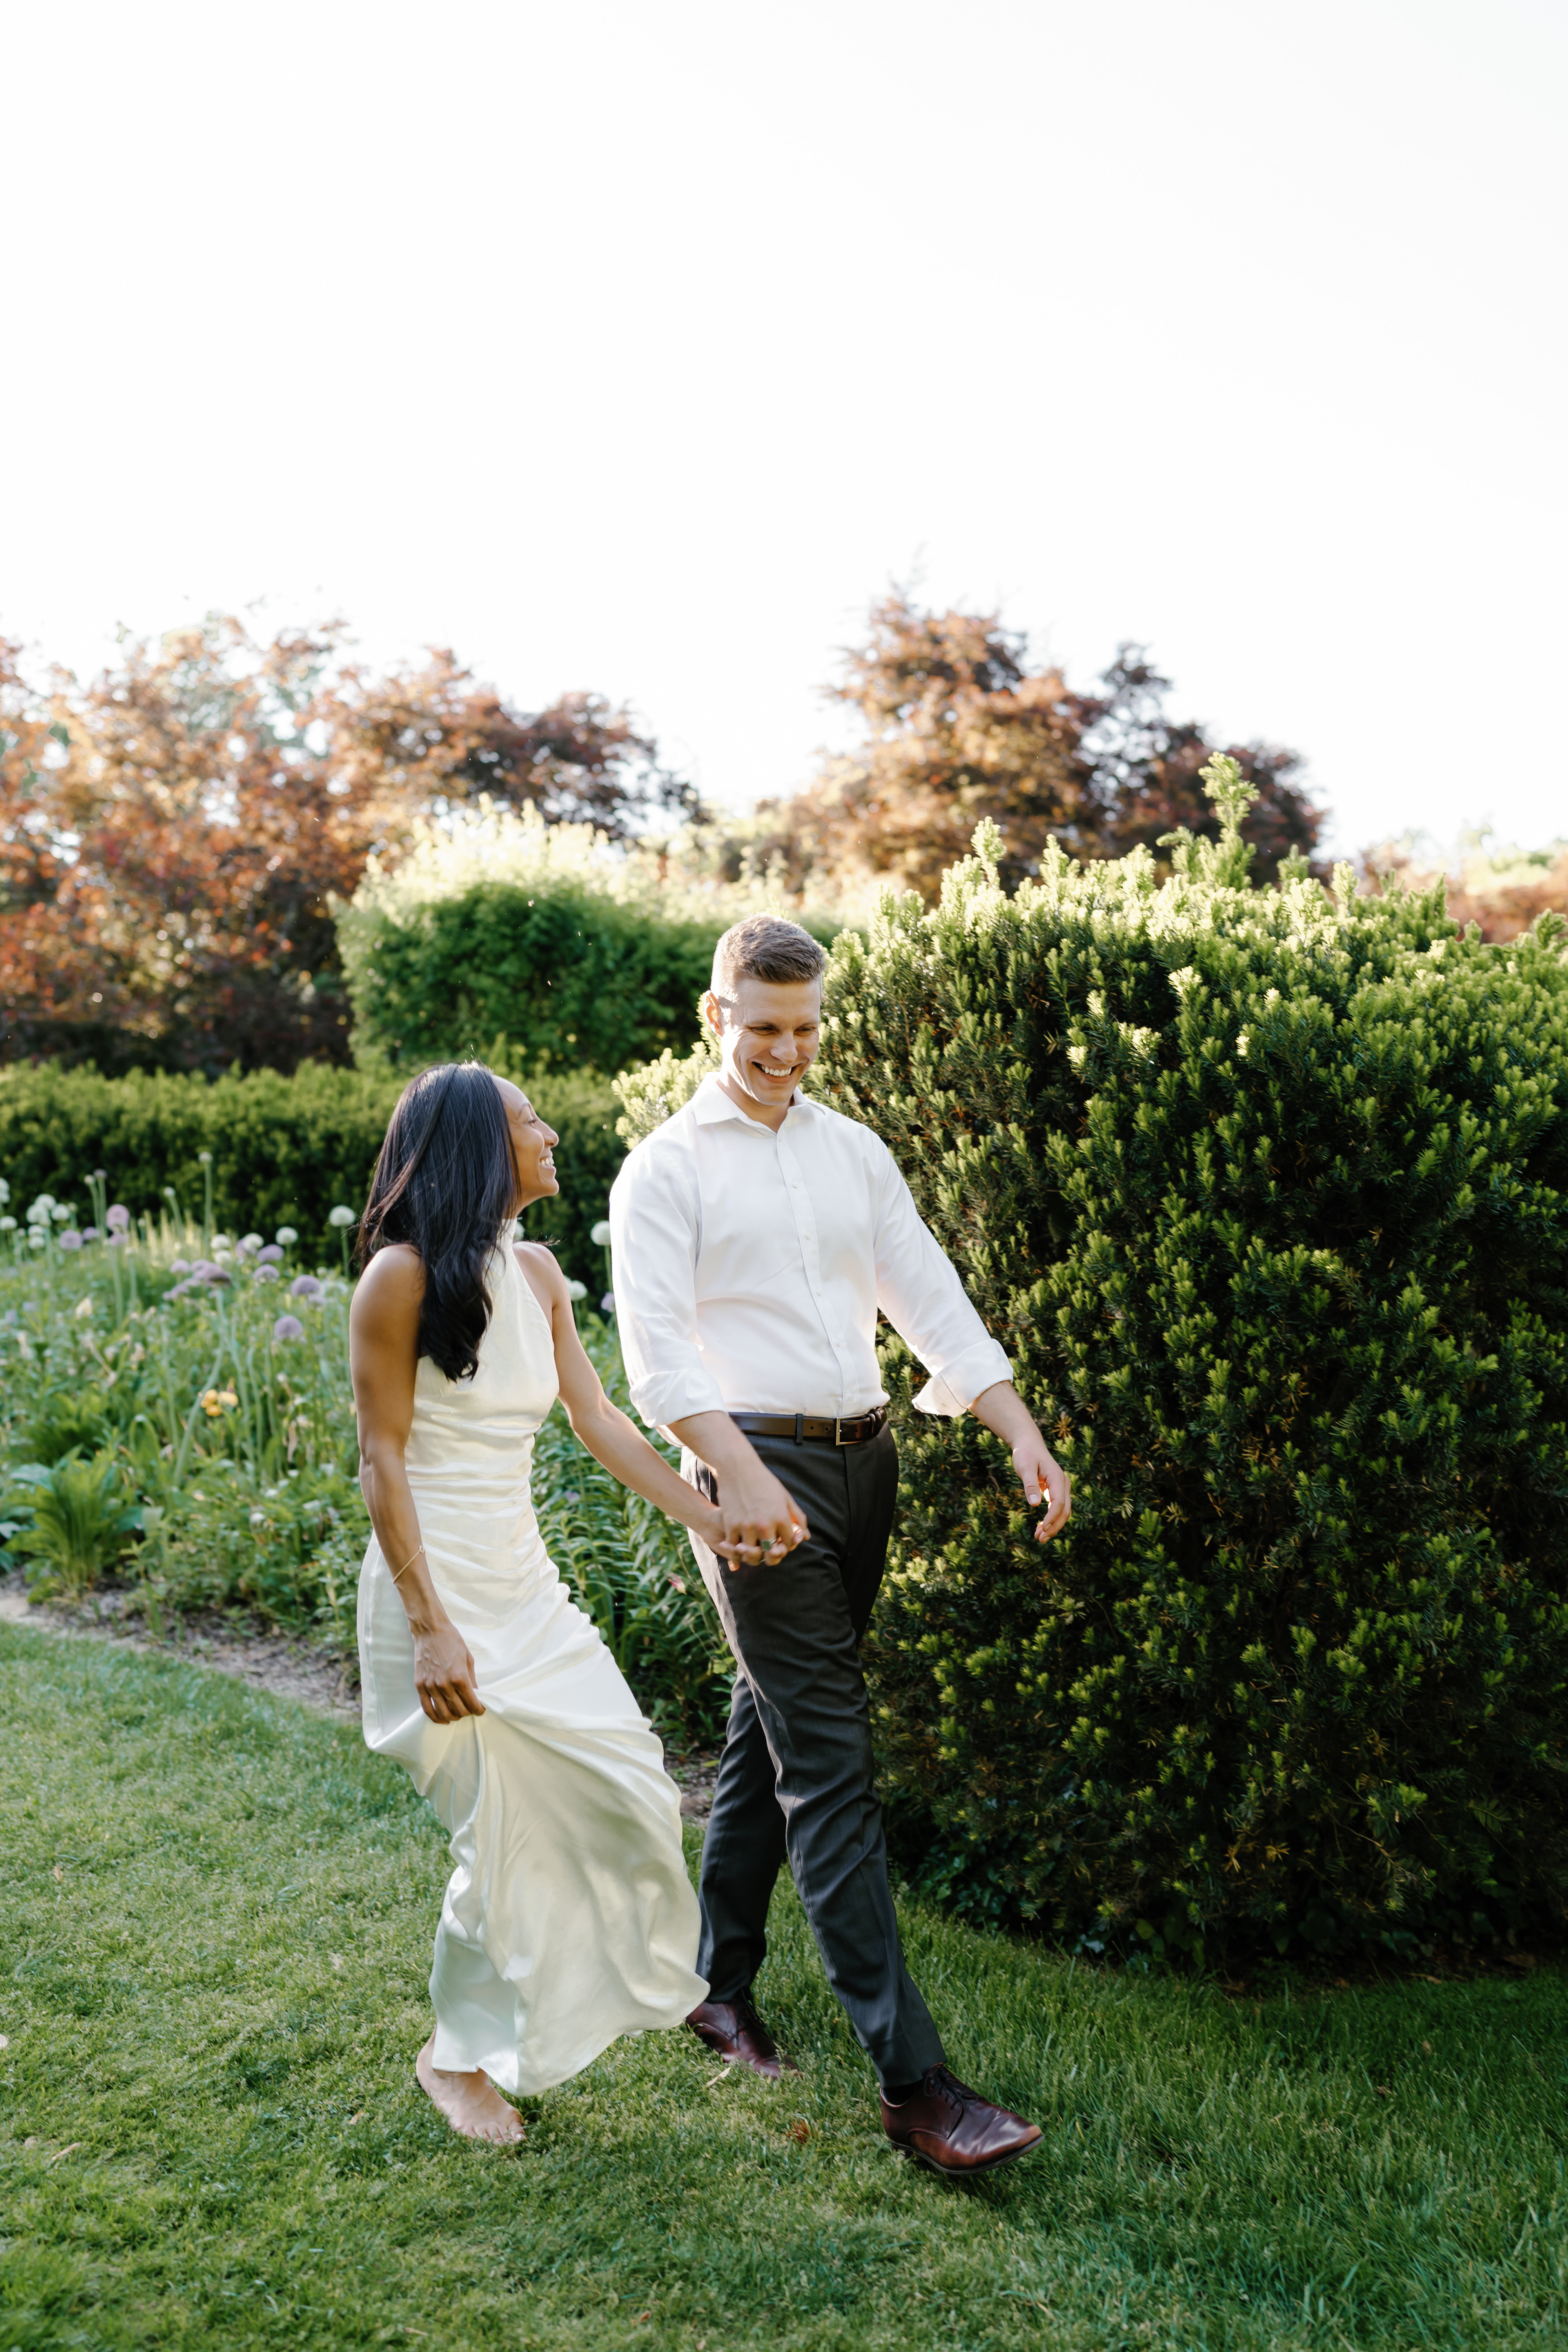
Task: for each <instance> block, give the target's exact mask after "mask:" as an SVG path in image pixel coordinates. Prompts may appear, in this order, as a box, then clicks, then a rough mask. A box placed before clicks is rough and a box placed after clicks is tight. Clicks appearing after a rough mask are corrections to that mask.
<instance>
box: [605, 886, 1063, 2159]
mask: <svg viewBox="0 0 1568 2352" xmlns="http://www.w3.org/2000/svg"><path fill="white" fill-rule="evenodd" d="M825 961H826V958H825V957H824V955H823V951H822V950H821V948H820V947H819V946H818V945H817V943H816V940H814V939H813V938H812V937H811V935H810V933H809V932H807V931H804V930H802V929H800V928H799V927H798V925H796V924H795V923H786V922H783V921H780V920H779V919H776V918H775V917H773V916H768V915H753V916H751V917H749V918H748V919H746V921H744V922H742V923H737V924H736V925H735V926H734V928H733V929H731V930H729V931H726V932H725V934H724V937H723V938H722V939H721V940H720V942H719V945H718V947H717V949H716V950H715V951H714V957H713V979H712V987H711V989H710V992H709V993H708V995H707V996H706V997H705V998H704V999H703V1005H702V1011H703V1017H704V1019H705V1020H706V1021H707V1023H708V1024H709V1025H710V1028H711V1029H712V1031H713V1032H714V1034H715V1035H716V1036H717V1037H718V1039H719V1042H720V1045H721V1050H722V1054H723V1067H722V1070H721V1072H720V1073H717V1074H715V1075H714V1076H710V1077H709V1078H708V1079H706V1080H705V1081H704V1083H703V1085H702V1086H701V1087H700V1089H699V1090H698V1092H697V1094H696V1095H695V1096H694V1097H693V1098H692V1099H691V1101H690V1102H689V1103H688V1104H687V1105H686V1106H685V1108H683V1109H681V1110H679V1111H678V1112H677V1113H676V1114H675V1116H674V1117H673V1118H670V1119H668V1121H667V1122H666V1123H665V1125H664V1126H663V1127H661V1128H659V1129H658V1130H657V1131H656V1132H655V1133H654V1134H653V1135H651V1136H648V1137H647V1138H646V1139H645V1140H644V1141H643V1142H641V1143H640V1144H638V1145H637V1149H636V1150H634V1151H632V1152H631V1153H630V1155H629V1156H628V1158H627V1160H626V1164H625V1166H624V1167H623V1168H622V1170H621V1172H620V1174H619V1175H618V1176H617V1178H616V1183H615V1188H614V1190H613V1192H611V1195H610V1228H611V1240H612V1247H613V1249H614V1253H615V1255H614V1265H615V1288H616V1319H617V1321H618V1324H619V1327H620V1333H621V1340H622V1345H623V1348H624V1350H625V1354H626V1370H627V1373H628V1375H629V1378H630V1381H631V1391H632V1398H633V1401H634V1402H635V1403H636V1405H637V1410H638V1412H640V1413H641V1414H642V1415H643V1418H644V1419H645V1421H647V1422H649V1423H658V1424H660V1425H662V1426H663V1427H665V1428H666V1429H668V1431H669V1432H670V1433H671V1434H672V1435H673V1436H674V1437H675V1438H677V1439H678V1440H679V1443H680V1444H681V1446H682V1448H683V1450H684V1459H683V1465H682V1466H683V1469H684V1471H685V1474H686V1475H688V1476H689V1478H691V1480H692V1481H693V1483H694V1484H695V1485H697V1486H700V1488H701V1489H702V1490H703V1492H705V1493H706V1494H708V1495H709V1496H710V1497H712V1498H713V1499H714V1500H715V1501H716V1502H717V1503H718V1505H719V1507H720V1510H721V1512H722V1514H723V1516H724V1520H725V1529H726V1541H728V1542H730V1543H731V1544H733V1545H735V1546H737V1547H738V1548H739V1550H738V1558H737V1559H735V1560H730V1561H724V1562H721V1560H720V1559H718V1558H716V1557H715V1555H714V1554H713V1553H712V1552H710V1550H708V1549H707V1548H706V1546H704V1545H702V1544H700V1543H699V1542H698V1541H697V1540H696V1539H695V1538H693V1544H692V1549H693V1550H694V1551H695V1552H696V1554H697V1559H698V1564H699V1566H700V1569H701V1570H702V1576H703V1580H704V1582H705V1583H706V1585H707V1587H708V1591H709V1593H710V1596H711V1598H712V1600H713V1601H714V1604H715V1606H716V1607H717V1609H718V1611H719V1613H720V1616H721V1619H722V1621H723V1625H724V1631H725V1633H726V1634H727V1636H728V1637H729V1642H730V1646H731V1649H732V1650H733V1652H734V1654H735V1657H736V1661H737V1663H738V1664H739V1666H740V1669H741V1671H740V1673H739V1675H737V1677H736V1682H735V1696H734V1701H733V1705H732V1706H731V1715H730V1725H729V1732H728V1737H727V1739H726V1742H725V1748H724V1753H723V1757H722V1759H721V1762H720V1767H719V1780H718V1786H717V1789H716V1790H715V1792H714V1798H713V1810H712V1813H711V1816H710V1821H709V1824H708V1833H707V1840H706V1843H705V1844H704V1847H703V1853H702V1874H701V1885H700V1899H701V1908H702V1942H701V1946H700V1950H699V1953H698V1959H697V1970H698V1974H699V1975H700V1976H702V1977H705V1978H706V1979H708V1985H709V1997H708V1999H707V2000H705V2001H704V2002H703V2003H702V2004H701V2005H700V2008H698V2009H696V2010H694V2011H692V2014H691V2019H690V2022H691V2024H692V2025H693V2027H694V2028H695V2029H696V2031H697V2032H698V2034H699V2035H700V2037H701V2039H702V2040H703V2041H704V2042H706V2043H707V2044H708V2045H709V2047H710V2049H712V2050H715V2051H716V2052H717V2053H719V2055H720V2056H721V2058H722V2059H724V2060H725V2061H726V2062H727V2063H739V2064H743V2065H749V2066H752V2067H753V2068H754V2069H755V2070H756V2071H757V2072H758V2073H759V2074H765V2075H769V2076H771V2077H773V2078H775V2079H776V2078H777V2076H778V2074H779V2073H780V2070H781V2068H782V2067H783V2066H785V2065H788V2064H789V2063H790V2062H789V2061H788V2060H786V2059H784V2058H782V2057H781V2056H780V2053H779V2052H778V2050H777V2048H776V2046H775V2044H774V2042H773V2038H772V2036H771V2035H770V2034H769V2032H768V2031H767V2028H766V2027H765V2025H764V2024H763V2021H762V2020H761V2018H760V2017H759V2016H758V2014H757V2011H756V2009H755V2007H754V2005H753V2003H752V1980H753V1979H754V1978H755V1976H756V1973H757V1969H758V1968H759V1967H760V1965H761V1963H762V1959H763V1953H764V1951H765V1950H766V1922H767V1913H768V1900H769V1896H770V1895H771V1893H772V1890H773V1881H774V1879H775V1878H776V1876H777V1874H778V1869H779V1864H780V1863H781V1862H782V1861H783V1860H784V1857H785V1855H786V1854H787V1855H788V1858H789V1864H790V1867H791V1870H792V1871H793V1873H794V1875H795V1885H796V1886H797V1887H798V1888H799V1890H800V1896H801V1901H802V1903H803V1904H804V1906H805V1913H806V1916H807V1918H808V1919H809V1920H810V1923H811V1927H812V1931H813V1933H814V1935H815V1936H816V1943H817V1948H818V1949H819V1951H820V1952H821V1954H822V1958H823V1963H824V1965H825V1967H826V1971H827V1976H828V1980H829V1982H830V1983H831V1985H832V1987H833V1990H834V1991H835V1992H836V1993H837V1996H838V1999H839V2000H841V2001H842V2003H843V2005H844V2007H845V2009H846V2011H847V2013H848V2016H849V2020H850V2022H851V2024H852V2025H853V2026H854V2028H855V2032H856V2033H857V2034H858V2037H859V2040H860V2042H861V2045H862V2047H863V2048H864V2049H865V2050H866V2052H867V2053H868V2056H869V2058H870V2059H871V2062H872V2063H873V2065H874V2066H875V2067H876V2070H877V2074H878V2076H879V2081H880V2084H881V2091H882V2121H883V2125H884V2126H885V2128H886V2130H887V2132H888V2135H889V2138H891V2139H892V2140H893V2141H894V2142H895V2143H896V2144H897V2145H898V2146H900V2147H904V2148H907V2149H909V2150H910V2153H911V2154H913V2155H916V2156H918V2157H921V2158H923V2159H924V2160H925V2161H926V2162H927V2163H929V2164H931V2165H934V2166H935V2167H936V2168H937V2169H938V2170H939V2171H942V2172H944V2173H949V2174H957V2175H967V2174H971V2173H974V2172H979V2171H984V2170H987V2169H989V2168H991V2167H992V2166H994V2165H996V2164H1002V2163H1006V2162H1007V2161H1009V2160H1010V2159H1011V2158H1015V2157H1018V2156H1023V2155H1026V2154H1027V2152H1028V2151H1029V2149H1030V2148H1031V2147H1034V2146H1035V2145H1036V2144H1037V2141H1038V2139H1039V2137H1040V2133H1039V2129H1038V2127H1037V2126H1036V2125H1034V2124H1030V2123H1026V2122H1025V2121H1024V2120H1023V2119H1022V2117H1020V2116H1015V2115H1012V2114H1010V2113H1009V2112H1008V2111H1007V2110H1006V2109H1005V2108H1003V2107H998V2106H995V2105H993V2104H992V2103H991V2102H990V2101H989V2100H986V2099H983V2098H981V2097H979V2096H978V2095H976V2094H975V2093H974V2092H973V2091H971V2090H969V2089H967V2088H966V2087H965V2085H964V2084H962V2083H959V2082H957V2081H956V2080H955V2079H954V2077H953V2076H952V2074H951V2073H950V2072H949V2071H948V2068H947V2065H946V2063H945V2059H944V2056H943V2052H942V2041H941V2038H940V2036H939V2035H938V2032H937V2030H936V2027H935V2026H934V2024H933V2023H932V2021H931V2014H930V2011H928V2010H927V2008H926V2005H925V2003H924V2001H923V2000H921V1996H920V1994H919V1992H918V1991H917V1990H916V1989H915V1986H914V1984H913V1982H912V1981H911V1979H910V1975H909V1972H908V1970H907V1969H906V1968H905V1966H904V1959H903V1953H902V1950H901V1948H900V1942H899V1930H898V1922H897V1919H896V1917H895V1916H894V1911H893V1902H892V1895H891V1893H890V1891H889V1885H888V1867H887V1853H886V1849H885V1846H884V1843H883V1837H882V1821H881V1811H880V1808H879V1805H878V1802H877V1800H876V1796H875V1794H874V1792H873V1788H872V1755H871V1738H870V1727H869V1721H868V1706H867V1699H866V1687H865V1682H864V1678H863V1676H862V1674H861V1669H860V1661H859V1642H860V1637H861V1635H862V1634H863V1633H864V1632H865V1629H866V1625H867V1623H868V1620H869V1617H870V1614H871V1605H872V1602H873V1601H875V1599H876V1596H877V1588H878V1585H879V1582H880V1580H881V1575H882V1567H883V1561H884V1559H885V1557H886V1553H887V1548H888V1538H889V1534H890V1532H891V1528H892V1520H893V1507H894V1501H895V1496H896V1492H897V1486H898V1455H897V1452H896V1449H895V1446H894V1443H893V1437H892V1433H891V1431H890V1429H889V1426H888V1414H887V1397H886V1393H885V1391H883V1388H882V1385H881V1381H880V1379H879V1374H878V1368H877V1356H876V1346H875V1340H876V1324H877V1313H878V1309H879V1308H880V1310H881V1312H882V1313H883V1314H884V1315H885V1316H886V1317H887V1318H888V1320H889V1323H890V1324H891V1325H892V1326H893V1328H894V1329H895V1330H896V1331H898V1332H899V1333H900V1335H901V1336H902V1337H903V1338H904V1339H906V1340H907V1341H908V1342H909V1344H910V1347H911V1348H912V1349H914V1350H915V1352H916V1354H917V1355H919V1356H920V1358H921V1360H922V1362H923V1363H924V1364H925V1365H926V1367H927V1369H928V1370H929V1371H930V1372H931V1381H930V1382H929V1384H928V1386H927V1387H926V1388H925V1389H924V1390H922V1391H921V1394H920V1396H919V1397H918V1398H917V1399H916V1400H915V1402H916V1403H917V1404H918V1405H919V1406H920V1407H921V1410H922V1411H924V1412H938V1413H948V1414H955V1413H959V1412H964V1411H965V1410H968V1411H970V1412H973V1413H974V1414H975V1416H976V1417H977V1419H979V1420H980V1421H982V1422H984V1423H985V1425H986V1427H987V1428H988V1429H992V1430H994V1431H995V1433H996V1434H997V1435H998V1436H999V1437H1000V1438H1001V1439H1002V1440H1003V1442H1004V1443H1005V1444H1006V1445H1008V1446H1009V1447H1010V1448H1011V1449H1012V1454H1013V1463H1014V1467H1015V1469H1016V1471H1017V1474H1018V1476H1019V1478H1020V1479H1021V1481H1022V1482H1023V1486H1024V1491H1025V1494H1026V1496H1027V1498H1028V1500H1029V1502H1030V1503H1031V1504H1035V1503H1038V1502H1040V1501H1041V1500H1042V1499H1047V1500H1048V1508H1047V1513H1046V1517H1044V1518H1043V1519H1042V1521H1041V1522H1040V1525H1039V1527H1038V1528H1037V1530H1036V1532H1037V1536H1038V1538H1040V1540H1041V1541H1044V1540H1045V1539H1046V1538H1047V1537H1049V1536H1052V1535H1054V1534H1055V1533H1056V1531H1057V1529H1058V1528H1060V1527H1062V1526H1063V1525H1064V1524H1065V1523H1066V1520H1067V1518H1068V1511H1069V1508H1070V1503H1069V1496H1068V1480H1067V1477H1066V1475H1065V1474H1064V1472H1063V1471H1062V1470H1061V1469H1060V1468H1059V1467H1058V1465H1057V1464H1056V1463H1055V1462H1054V1461H1053V1460H1052V1458H1051V1455H1050V1454H1049V1452H1048V1451H1047V1446H1046V1443H1045V1440H1044V1439H1043V1438H1042V1436H1041V1435H1040V1433H1039V1431H1038V1430H1037V1428H1036V1426H1035V1424H1034V1422H1033V1421H1032V1420H1031V1419H1030V1417H1029V1414H1028V1413H1027V1412H1026V1410H1025V1407H1024V1403H1023V1401H1022V1399H1021V1398H1020V1397H1019V1395H1018V1393H1017V1391H1016V1389H1015V1388H1014V1387H1013V1384H1012V1381H1011V1378H1010V1370H1009V1366H1008V1362H1007V1359H1006V1357H1005V1355H1004V1353H1003V1351H1002V1349H1001V1348H1000V1347H999V1346H998V1345H997V1343H996V1341H995V1340H994V1339H992V1338H991V1337H990V1336H989V1334H988V1333H987V1332H986V1330H985V1328H984V1325H983V1324H982V1323H981V1321H980V1318H979V1317H978V1316H977V1315H976V1313H975V1311H974V1308H973V1306H972V1305H971V1303H970V1301H969V1299H968V1298H967V1297H966V1296H965V1294H964V1291H963V1285H962V1284H961V1282H960V1281H959V1278H958V1276H957V1275H956V1274H955V1273H954V1271H953V1269H952V1265H950V1264H949V1262H948V1260H947V1258H946V1257H945V1256H944V1255H942V1251H941V1250H940V1249H939V1247H938V1246H937V1244H936V1242H935V1240H934V1239H933V1238H932V1236H931V1233H930V1232H929V1231H928V1230H927V1228H926V1226H925V1225H924V1224H922V1223H921V1219H920V1217H919V1215H918V1214H917V1213H916V1210H915V1205H914V1202H913V1201H912V1200H911V1198H910V1191H909V1187H908V1185H907V1184H906V1183H905V1182H904V1180H903V1178H902V1177H901V1176H900V1173H899V1171H898V1169H897V1168H896V1166H895V1165H894V1163H893V1160H892V1158H891V1156H890V1154H889V1151H888V1150H887V1148H886V1146H885V1145H884V1144H883V1143H882V1142H881V1141H880V1140H879V1138H878V1137H876V1136H875V1135H873V1134H872V1132H871V1130H870V1129H868V1128H866V1127H862V1126H861V1125H860V1124H859V1122H858V1120H855V1119H850V1118H844V1117H843V1116H842V1115H841V1114H840V1113H838V1112H837V1111H833V1110H828V1109H826V1108H824V1107H823V1106H822V1105H821V1104H819V1103H813V1102H808V1101H805V1099H803V1097H801V1095H800V1093H799V1091H798V1087H799V1082H800V1080H801V1078H802V1077H803V1076H805V1072H806V1070H807V1069H808V1068H809V1067H810V1066H811V1064H812V1062H813V1061H814V1060H815V1059H816V1051H817V1046H818V1043H819V1041H820V1034H821V1028H820V1024H821V1014H822V972H823V967H824V964H825Z"/></svg>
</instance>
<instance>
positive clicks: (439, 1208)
mask: <svg viewBox="0 0 1568 2352" xmlns="http://www.w3.org/2000/svg"><path fill="white" fill-rule="evenodd" d="M516 1198H517V1168H516V1163H515V1162H514V1160H513V1159H512V1156H511V1137H510V1134H509V1132H508V1129H507V1122H506V1107H505V1105H504V1104H503V1103H502V1101H501V1098H500V1087H498V1086H497V1085H496V1082H495V1077H494V1075H493V1073H492V1072H490V1071H489V1070H487V1069H486V1068H485V1066H484V1065H483V1063H481V1062H443V1063H441V1064H439V1065H437V1067H436V1068H435V1069H433V1070H421V1071H420V1073H419V1076H417V1077H416V1079H415V1080H414V1081H413V1083H412V1085H411V1086H409V1087H406V1088H405V1091H404V1093H403V1095H402V1097H400V1099H399V1101H398V1105H397V1108H396V1109H395V1111H394V1112H393V1114H392V1120H391V1124H390V1125H389V1126H388V1128H387V1130H386V1135H385V1139H384V1141H383V1143H382V1147H381V1151H380V1153H379V1155H378V1157H377V1160H376V1163H375V1173H374V1176H373V1177H372V1178H371V1180H370V1199H369V1201H368V1202H367V1203H366V1205H365V1213H364V1215H363V1218H362V1220H361V1222H360V1230H359V1244H358V1253H357V1254H358V1256H359V1262H360V1264H361V1265H365V1264H366V1263H367V1262H368V1260H370V1259H371V1258H373V1257H374V1255H375V1253H376V1251H377V1250H381V1249H384V1248H385V1247H386V1245H387V1244H388V1243H389V1242H407V1243H408V1244H410V1245H411V1246H412V1247H413V1248H415V1249H416V1250H417V1251H418V1253H419V1255H420V1257H421V1259H422V1260H423V1262H424V1266H425V1297H424V1298H423V1300H422V1301H421V1303H420V1307H419V1353H420V1355H422V1356H428V1357H429V1359H430V1361H431V1362H432V1363H433V1364H434V1365H435V1366H436V1368H437V1370H438V1371H443V1372H445V1373H446V1375H447V1379H448V1380H449V1381H467V1380H471V1379H472V1378H473V1376H474V1374H475V1372H476V1371H477V1370H479V1341H480V1340H481V1339H483V1338H484V1336H485V1331H486V1328H487V1327H488V1325H489V1319H490V1297H489V1291H488V1290H487V1289H486V1287H485V1267H486V1265H487V1264H488V1262H489V1258H490V1255H491V1254H492V1252H493V1251H494V1249H495V1247H496V1244H498V1243H499V1242H500V1238H501V1234H502V1233H503V1231H504V1230H505V1228H506V1227H507V1226H508V1225H509V1224H510V1222H511V1218H512V1215H513V1212H514V1204H515V1202H516Z"/></svg>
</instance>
